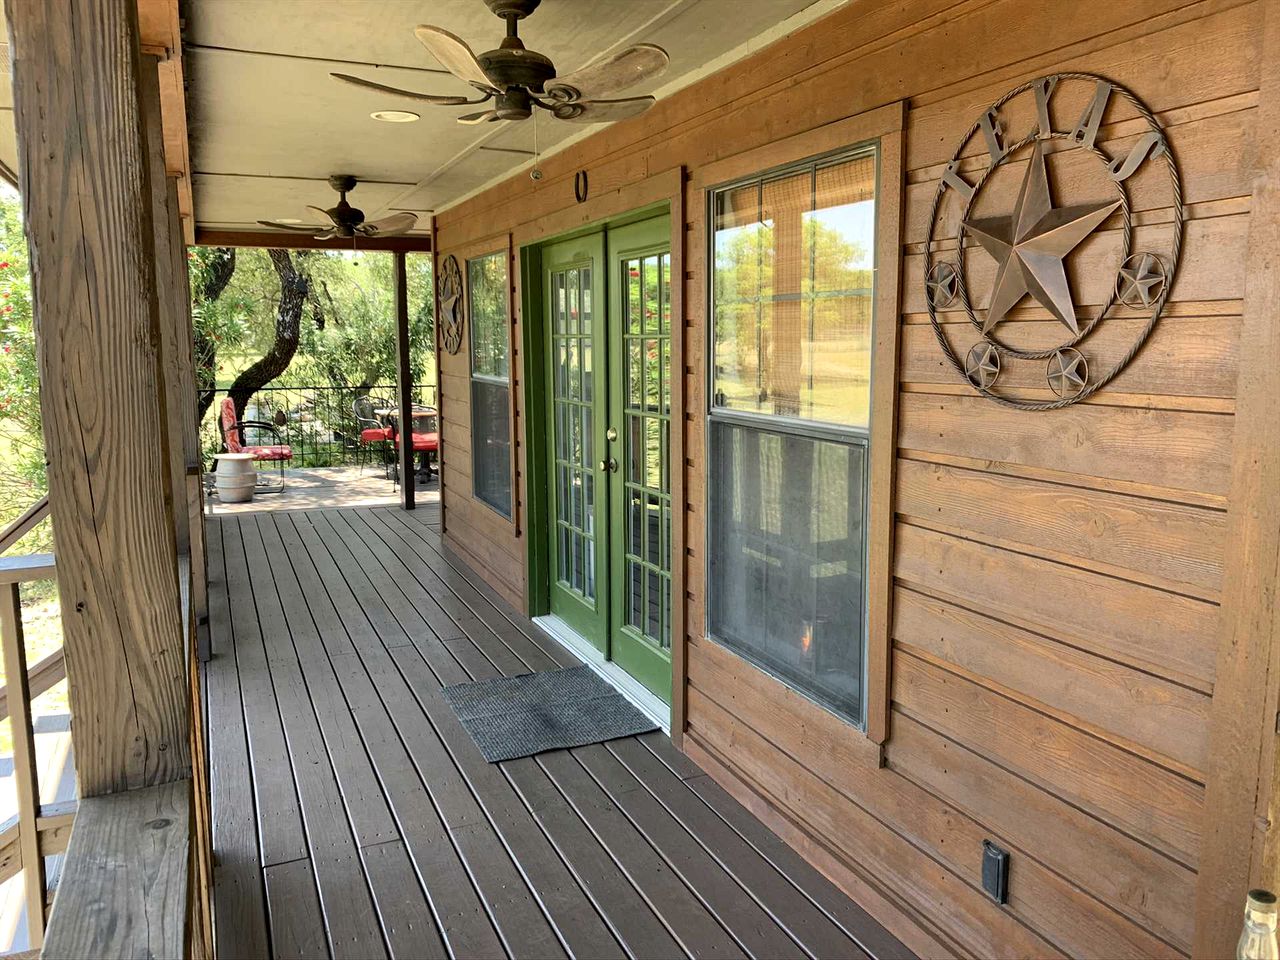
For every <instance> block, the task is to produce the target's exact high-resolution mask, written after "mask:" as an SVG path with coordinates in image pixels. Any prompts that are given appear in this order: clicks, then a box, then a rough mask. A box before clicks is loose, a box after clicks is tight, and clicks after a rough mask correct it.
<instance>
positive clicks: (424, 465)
mask: <svg viewBox="0 0 1280 960" xmlns="http://www.w3.org/2000/svg"><path fill="white" fill-rule="evenodd" d="M373 412H374V415H375V416H377V417H379V418H381V419H382V420H384V421H385V422H387V423H388V424H390V425H391V426H392V427H393V428H394V429H395V431H396V433H397V434H399V433H400V426H399V420H400V408H399V407H376V408H374V411H373ZM434 416H436V409H435V407H427V406H423V405H422V404H420V403H415V404H414V405H413V426H414V429H415V430H416V429H417V427H418V425H419V422H420V421H421V422H423V425H424V426H425V425H426V421H427V418H428V417H434ZM437 426H438V424H437ZM422 432H423V433H425V432H427V431H425V430H424V431H422ZM429 456H430V451H427V450H423V451H421V452H419V454H418V470H417V473H416V476H417V478H418V479H419V480H422V481H427V480H430V479H431V463H430V461H429V459H428V457H429ZM391 469H392V470H399V469H400V466H399V462H398V461H397V462H394V463H393V464H392V467H391ZM388 476H389V477H391V478H393V479H394V476H395V474H393V473H391V472H390V471H388Z"/></svg>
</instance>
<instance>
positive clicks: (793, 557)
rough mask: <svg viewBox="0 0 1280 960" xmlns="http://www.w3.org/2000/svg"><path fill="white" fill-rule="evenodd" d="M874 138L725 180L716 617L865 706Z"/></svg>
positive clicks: (718, 279) (718, 633) (717, 247)
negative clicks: (838, 152)
mask: <svg viewBox="0 0 1280 960" xmlns="http://www.w3.org/2000/svg"><path fill="white" fill-rule="evenodd" d="M876 156H877V154H876V149H875V148H874V147H869V148H860V149H859V150H857V151H856V152H851V153H846V154H844V155H843V156H840V157H836V158H827V159H822V160H815V161H810V162H807V163H801V164H796V165H794V166H792V167H790V168H787V169H786V170H783V171H781V172H774V173H768V174H762V175H761V176H759V177H756V178H753V179H751V180H748V181H745V182H743V183H739V184H735V185H733V186H731V187H727V188H724V189H722V190H718V191H717V192H716V193H715V194H714V196H713V206H712V213H713V217H714V223H713V229H712V250H711V256H712V262H713V270H712V277H711V301H712V302H711V308H712V309H711V318H712V334H711V340H712V348H713V351H714V362H713V364H712V373H711V377H712V384H711V392H712V401H711V404H710V408H711V409H710V422H711V424H710V449H709V451H708V453H709V456H708V470H707V477H708V483H707V499H708V503H707V507H708V518H707V519H708V531H707V534H708V555H709V557H710V567H709V581H708V589H707V620H708V624H707V626H708V630H709V632H710V634H711V636H712V637H714V638H715V639H717V640H719V641H720V642H722V643H724V644H725V645H726V646H728V647H730V648H732V649H733V650H735V651H737V652H738V653H739V654H741V655H742V656H744V657H746V658H747V659H749V660H751V661H753V662H755V663H757V664H759V665H760V666H762V667H763V668H765V669H766V670H769V671H770V672H772V673H773V674H774V675H775V676H777V677H779V678H780V679H781V680H782V681H783V682H785V683H787V684H788V685H789V686H791V687H793V688H795V689H796V690H799V691H800V692H802V693H803V694H805V695H806V696H808V697H810V698H812V699H813V700H815V701H817V702H818V703H821V704H823V705H824V706H826V707H827V708H829V709H830V710H832V711H834V712H836V713H839V714H841V715H842V716H845V717H847V718H848V719H850V720H852V721H853V722H854V723H860V722H861V721H862V671H863V651H864V647H865V643H864V634H865V610H866V600H865V596H866V593H865V589H864V583H863V580H864V570H865V561H864V555H865V550H866V518H865V502H866V489H867V440H868V438H867V427H868V425H869V422H870V409H869V408H870V400H871V334H872V331H871V324H872V306H873V304H874V301H875V257H874V255H875V226H876V224H875V218H876V197H875V191H876Z"/></svg>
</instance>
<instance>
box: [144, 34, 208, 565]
mask: <svg viewBox="0 0 1280 960" xmlns="http://www.w3.org/2000/svg"><path fill="white" fill-rule="evenodd" d="M158 67H159V63H158V61H157V60H156V59H155V58H154V57H151V56H148V55H147V54H145V53H144V54H143V55H142V59H141V72H140V73H139V75H138V85H139V90H140V94H141V98H142V118H143V128H144V133H145V136H146V148H147V163H148V164H149V166H150V177H149V180H150V183H151V198H150V201H151V224H152V228H153V236H154V240H155V251H156V252H155V278H156V300H157V314H158V317H159V329H160V354H159V364H158V372H159V376H160V382H159V398H160V405H161V407H162V409H163V411H164V422H165V425H166V426H165V433H166V437H165V439H166V441H167V442H166V443H165V445H164V446H165V449H166V451H167V454H168V487H169V495H170V497H171V499H172V501H173V531H174V540H175V543H176V544H177V550H178V553H179V554H183V553H186V552H187V551H188V550H189V549H190V545H191V533H190V528H189V527H188V525H187V512H186V510H185V509H180V508H179V505H180V504H185V503H186V499H187V469H186V458H185V455H184V450H183V434H184V433H185V431H186V426H187V421H189V420H190V419H191V416H190V415H185V414H186V404H184V403H183V402H182V398H183V397H185V396H188V394H186V393H184V392H183V383H182V376H181V373H180V368H181V366H182V357H181V354H182V347H181V344H182V343H183V342H185V341H186V340H187V339H188V338H187V337H186V336H185V335H184V331H183V330H182V329H181V327H182V325H183V324H184V323H186V319H185V318H186V315H187V310H186V308H185V307H183V308H182V311H181V314H180V313H179V310H178V303H177V290H178V287H179V286H180V284H179V280H178V273H177V269H178V268H177V266H176V260H175V257H174V252H175V247H184V248H185V244H183V243H182V238H181V237H180V236H173V235H172V234H170V232H169V191H168V177H167V176H166V175H165V169H164V123H163V120H162V119H161V116H160V73H159V69H158ZM181 270H182V273H183V274H185V273H186V265H185V264H183V265H182V267H181ZM181 286H182V288H183V289H185V284H182V285H181ZM188 325H189V324H188ZM189 360H190V353H189V351H188V362H189ZM191 390H192V394H190V395H194V390H195V384H194V382H193V383H192V384H191Z"/></svg>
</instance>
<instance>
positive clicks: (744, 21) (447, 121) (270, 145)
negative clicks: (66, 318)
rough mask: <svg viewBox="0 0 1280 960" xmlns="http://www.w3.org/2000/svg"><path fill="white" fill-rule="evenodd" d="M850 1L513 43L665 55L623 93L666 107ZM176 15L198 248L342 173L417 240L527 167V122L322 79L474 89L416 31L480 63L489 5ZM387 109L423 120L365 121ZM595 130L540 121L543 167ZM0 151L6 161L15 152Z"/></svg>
mask: <svg viewBox="0 0 1280 960" xmlns="http://www.w3.org/2000/svg"><path fill="white" fill-rule="evenodd" d="M142 2H143V3H144V4H145V3H147V2H148V0H142ZM844 2H845V0H543V3H542V5H541V7H540V8H539V9H538V10H537V11H536V12H535V13H534V14H533V15H532V16H531V17H529V18H528V19H526V20H524V21H522V22H521V24H520V36H521V39H522V40H523V41H524V42H525V44H526V45H527V46H528V47H529V48H530V49H532V50H537V51H539V52H541V53H543V54H545V55H546V56H548V57H550V58H551V59H552V61H553V62H554V63H555V65H556V67H557V69H558V72H560V73H567V72H569V71H572V70H576V69H578V68H580V67H582V66H585V65H587V64H588V63H589V62H592V61H594V60H596V59H598V58H600V57H603V56H605V55H607V54H609V53H611V52H613V51H616V50H619V49H621V48H623V47H626V46H629V45H631V44H635V43H640V42H646V43H656V44H658V45H660V46H662V47H663V48H665V49H666V50H667V51H668V52H669V53H670V55H671V65H670V67H669V68H668V70H667V71H666V72H665V74H663V75H662V76H661V77H659V78H657V79H656V80H654V81H652V82H650V83H648V84H643V85H639V86H637V87H635V88H630V89H628V90H627V91H625V93H622V94H620V95H621V96H638V95H640V94H645V93H652V94H656V95H658V96H659V97H661V96H663V95H665V94H668V93H671V92H673V91H674V90H676V89H679V88H680V87H683V86H686V85H688V84H689V83H692V82H693V81H694V80H696V79H698V78H700V77H702V76H705V75H706V74H707V73H710V72H712V71H714V70H715V69H719V68H720V67H722V66H724V65H726V64H727V63H729V62H732V61H733V60H736V59H739V58H740V57H742V56H745V55H746V54H748V53H749V52H751V51H752V50H754V49H757V48H758V47H759V46H761V45H763V44H764V43H767V42H771V41H772V40H773V39H776V38H777V37H780V36H782V35H784V34H785V33H787V32H789V31H791V30H794V29H795V28H797V27H798V26H799V25H801V24H802V23H806V22H808V21H810V20H812V19H814V18H816V17H818V16H821V15H823V14H825V13H827V12H829V11H831V10H832V9H835V8H836V7H838V6H840V5H841V4H842V3H844ZM180 13H181V16H182V66H183V68H184V70H185V75H186V100H185V119H186V128H187V129H188V130H189V151H190V161H189V162H190V183H191V190H192V195H193V205H194V227H195V229H194V230H193V231H192V234H193V235H194V236H195V237H196V238H197V239H199V238H201V237H203V238H205V239H212V238H213V237H214V236H218V235H221V236H223V237H225V236H227V235H229V234H235V233H241V232H245V231H250V232H256V231H260V230H262V229H263V228H261V227H260V226H259V225H258V223H257V221H258V220H260V219H277V220H279V219H285V218H299V217H301V216H302V215H303V212H302V210H303V207H304V206H305V205H306V204H314V205H317V206H321V207H328V206H330V205H331V204H332V202H333V201H335V200H336V195H335V194H334V193H333V192H332V190H331V189H330V187H329V185H328V183H327V178H328V177H329V175H330V174H335V173H349V174H354V175H355V176H356V177H358V178H359V180H360V185H359V186H358V188H357V189H356V190H355V192H354V193H353V194H352V196H351V198H350V199H351V202H352V203H353V204H354V205H356V206H358V207H360V208H362V209H363V210H364V211H365V214H366V216H367V217H369V218H371V219H373V218H378V217H382V216H386V215H388V214H391V213H394V212H396V211H412V212H414V213H417V214H418V215H419V218H420V219H419V229H418V230H415V233H420V234H425V233H427V232H428V226H429V223H430V215H431V213H432V212H435V211H439V210H441V209H444V208H445V207H447V206H449V205H451V204H454V203H457V202H458V201H460V200H462V199H463V198H465V197H467V196H469V195H471V194H473V193H475V192H477V191H478V190H480V189H482V188H484V187H486V186H488V185H489V184H492V183H494V182H497V181H499V180H501V179H504V178H506V177H508V176H510V175H511V174H512V173H514V172H516V171H517V170H519V169H520V168H521V167H522V166H524V165H526V164H528V163H529V161H530V160H531V159H532V157H533V150H534V121H532V120H526V121H521V122H505V121H499V122H495V123H487V124H483V125H481V126H467V125H463V124H459V123H457V122H456V117H457V116H458V115H460V114H462V113H466V112H468V110H469V109H470V110H474V109H480V108H476V107H472V108H466V107H441V106H433V105H430V104H422V103H415V102H414V101H411V100H407V99H402V98H399V97H395V96H390V95H382V94H379V93H376V92H371V91H365V90H361V89H357V88H354V87H350V86H347V85H345V84H341V83H338V82H337V81H335V80H333V79H331V78H330V77H329V73H330V72H335V71H336V72H345V73H351V74H355V75H358V76H361V77H365V78H368V79H372V80H376V81H377V82H380V83H385V84H390V85H393V86H397V87H405V88H409V89H414V90H420V91H424V92H430V93H439V94H467V93H469V92H471V91H470V88H469V87H468V86H467V85H466V84H465V83H463V82H462V81H460V80H458V79H456V78H455V77H453V76H452V75H451V74H449V73H448V72H447V71H445V70H444V69H443V68H442V67H441V66H440V64H439V63H437V62H436V61H435V59H434V58H433V57H432V56H431V55H430V54H429V53H427V51H426V50H425V49H424V48H423V47H422V46H421V45H420V44H419V43H418V41H417V40H416V38H415V37H414V35H413V32H412V31H413V27H414V26H415V25H416V24H418V23H431V24H434V25H437V26H441V27H444V28H445V29H447V30H449V31H451V32H453V33H455V34H457V35H458V36H460V37H462V38H463V39H464V40H466V41H467V42H468V43H469V44H470V45H471V47H472V48H473V49H474V50H476V51H477V52H480V51H483V50H487V49H492V48H493V47H496V46H497V44H498V42H499V40H500V39H501V37H502V35H503V32H504V24H503V22H502V21H501V20H500V19H498V18H497V17H495V16H494V15H493V14H492V13H490V11H489V10H488V8H487V7H486V6H485V4H484V3H483V2H482V0H436V2H433V3H423V2H420V0H325V2H301V0H238V2H235V3H225V2H212V0H183V2H182V4H181V9H180ZM389 109H399V110H408V111H412V112H415V113H418V114H420V115H421V119H420V120H418V121H416V122H412V123H387V122H381V121H378V120H375V119H373V118H372V117H371V116H370V114H371V113H372V112H373V111H378V110H389ZM601 127H602V125H599V124H590V125H587V124H576V123H567V122H563V121H558V120H554V119H552V118H551V117H550V116H549V115H547V114H543V115H541V116H540V117H539V118H538V120H537V141H538V142H537V146H538V148H539V150H540V152H541V153H542V154H544V155H545V154H548V153H551V152H554V151H556V150H557V149H563V148H564V147H565V146H567V145H568V144H569V143H571V142H573V141H575V140H577V139H581V138H582V137H585V136H588V135H590V133H592V132H594V131H595V130H598V129H601ZM2 146H3V148H4V155H5V156H6V157H7V156H8V155H10V144H9V143H8V142H4V143H3V144H2ZM276 235H277V236H279V234H276ZM291 239H292V238H291Z"/></svg>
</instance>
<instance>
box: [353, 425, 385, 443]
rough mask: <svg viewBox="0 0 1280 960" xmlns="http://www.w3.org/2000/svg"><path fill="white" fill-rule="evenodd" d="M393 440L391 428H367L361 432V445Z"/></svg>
mask: <svg viewBox="0 0 1280 960" xmlns="http://www.w3.org/2000/svg"><path fill="white" fill-rule="evenodd" d="M390 439H391V428H390V427H365V428H364V429H363V430H361V431H360V442H361V443H381V442H382V441H384V440H390Z"/></svg>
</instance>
